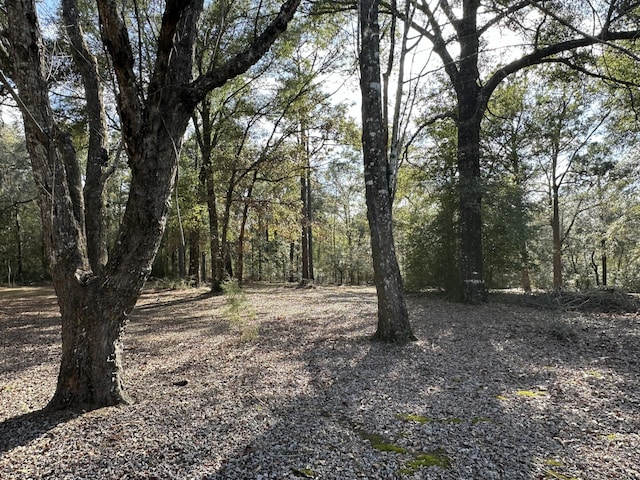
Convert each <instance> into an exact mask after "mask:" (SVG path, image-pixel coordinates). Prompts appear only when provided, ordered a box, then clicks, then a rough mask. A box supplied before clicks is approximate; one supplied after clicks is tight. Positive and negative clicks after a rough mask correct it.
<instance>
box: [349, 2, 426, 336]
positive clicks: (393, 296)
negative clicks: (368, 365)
mask: <svg viewBox="0 0 640 480" xmlns="http://www.w3.org/2000/svg"><path fill="white" fill-rule="evenodd" d="M360 28H361V37H362V47H361V51H360V88H361V91H362V127H363V128H362V147H363V153H364V177H365V185H366V191H365V195H366V201H367V218H368V220H369V229H370V231H371V253H372V255H373V271H374V281H375V285H376V290H377V293H378V327H377V330H376V332H375V334H374V338H375V339H377V340H382V341H387V342H406V341H409V340H415V336H414V335H413V331H412V330H411V325H410V324H409V316H408V313H407V306H406V304H405V299H404V292H403V290H402V277H401V275H400V268H399V266H398V261H397V258H396V253H395V245H394V240H393V228H392V218H391V213H392V212H391V192H390V189H389V183H388V168H389V166H388V162H387V145H386V143H385V135H384V132H385V129H384V126H383V124H382V92H381V84H380V44H379V41H380V40H379V32H380V27H379V24H378V0H361V1H360Z"/></svg>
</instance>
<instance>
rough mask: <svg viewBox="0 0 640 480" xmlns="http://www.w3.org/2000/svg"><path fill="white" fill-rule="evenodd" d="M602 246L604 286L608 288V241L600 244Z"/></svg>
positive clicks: (602, 241)
mask: <svg viewBox="0 0 640 480" xmlns="http://www.w3.org/2000/svg"><path fill="white" fill-rule="evenodd" d="M600 245H601V246H602V286H603V287H606V286H607V281H608V279H607V250H606V248H607V241H606V240H605V239H602V240H601V242H600Z"/></svg>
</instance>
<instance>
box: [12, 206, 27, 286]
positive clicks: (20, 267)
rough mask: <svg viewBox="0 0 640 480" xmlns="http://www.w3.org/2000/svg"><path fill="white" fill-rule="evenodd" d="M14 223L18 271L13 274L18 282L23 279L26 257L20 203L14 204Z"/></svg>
mask: <svg viewBox="0 0 640 480" xmlns="http://www.w3.org/2000/svg"><path fill="white" fill-rule="evenodd" d="M12 210H13V225H14V227H15V232H14V239H15V242H16V273H15V274H14V275H13V278H14V281H15V280H18V282H22V281H23V277H22V276H23V273H24V265H23V264H24V259H23V253H22V242H23V238H22V223H21V222H20V207H19V205H17V204H16V205H14V206H13V209H12ZM9 281H11V279H9Z"/></svg>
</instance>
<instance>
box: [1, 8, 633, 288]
mask: <svg viewBox="0 0 640 480" xmlns="http://www.w3.org/2000/svg"><path fill="white" fill-rule="evenodd" d="M564 3H565V4H567V3H571V2H564ZM577 3H578V4H582V3H583V2H577ZM339 6H340V5H339V4H336V3H335V2H332V3H327V4H322V5H321V4H316V5H314V7H310V8H309V10H308V11H305V12H303V13H302V14H301V15H300V16H299V17H298V18H297V20H296V21H295V24H294V25H293V27H290V28H289V30H288V32H287V33H286V34H285V37H284V39H282V41H281V42H279V43H278V44H277V45H276V46H275V47H274V49H273V50H272V51H271V52H270V53H269V54H268V55H267V57H266V58H264V59H263V60H262V61H260V62H259V63H258V64H257V65H256V66H255V67H253V68H251V69H250V70H249V71H248V72H247V73H245V74H244V75H241V76H239V77H237V78H235V79H234V80H232V81H230V82H229V83H227V84H226V85H225V86H224V87H223V88H221V89H218V90H217V91H215V92H214V93H213V94H212V95H210V96H209V97H208V98H207V100H206V101H205V102H203V103H202V104H201V105H199V106H198V108H197V109H196V113H195V114H194V115H193V118H192V122H191V124H190V127H189V128H188V131H187V135H186V137H185V139H184V145H183V147H182V149H181V151H180V167H179V181H178V182H177V187H176V189H175V192H174V196H173V201H172V203H173V205H172V209H171V216H170V219H169V223H168V227H167V232H166V234H165V236H164V238H163V240H162V245H161V247H160V251H159V253H158V255H157V257H156V260H155V263H154V267H153V272H152V276H153V277H156V278H162V279H164V281H166V282H167V283H168V284H171V283H175V282H178V283H180V282H184V283H190V284H200V283H202V282H205V281H212V280H213V281H214V282H216V281H218V282H220V281H222V280H224V279H226V278H233V279H235V280H236V281H237V282H238V283H239V284H242V283H243V282H246V281H269V282H300V281H315V282H317V283H337V284H342V283H351V284H362V283H367V282H372V277H373V271H372V265H371V251H370V242H369V231H368V227H367V223H366V222H367V220H366V206H365V202H364V188H363V186H364V184H363V180H362V177H363V173H362V161H361V153H360V152H361V148H362V147H361V144H360V133H359V130H360V119H358V118H357V117H358V114H357V109H358V106H359V103H358V102H356V101H354V97H357V90H358V85H357V83H358V72H357V58H358V41H359V40H358V35H357V25H356V19H355V18H354V15H353V14H351V13H349V12H348V9H347V13H344V12H337V11H336V10H341V8H338V7H339ZM346 7H347V5H345V8H346ZM40 8H41V9H42V10H43V12H44V13H45V18H46V19H47V25H46V28H45V32H46V37H45V39H46V45H47V48H48V49H49V53H50V65H49V72H50V78H49V81H50V83H51V85H52V94H51V95H52V102H53V104H54V106H55V109H56V112H57V113H56V115H57V118H58V119H59V121H61V122H62V123H64V124H65V125H66V127H67V128H68V130H69V131H70V132H72V134H73V137H74V141H75V144H76V146H77V148H78V149H80V150H82V149H86V148H87V143H88V133H87V119H86V115H85V113H84V112H83V108H82V106H81V104H80V103H79V102H78V98H79V97H82V93H81V92H82V87H81V85H80V78H79V76H78V75H77V74H76V73H74V71H73V70H72V69H71V67H70V56H71V54H70V52H69V48H70V47H69V44H68V42H67V41H66V39H65V36H66V34H65V32H64V31H63V30H61V29H60V28H59V22H58V21H57V15H58V12H57V10H56V9H55V8H54V7H53V5H52V4H44V5H42V6H41V7H40ZM144 8H145V9H147V10H148V11H149V12H155V11H156V10H157V8H158V6H157V5H155V4H154V3H153V2H151V3H150V4H149V5H145V7H144ZM393 8H396V7H395V6H394V7H393ZM326 10H331V11H332V13H331V14H330V15H329V14H328V13H327V12H326ZM383 10H384V8H383ZM320 13H323V14H322V15H321V14H320ZM418 13H420V12H419V10H416V9H415V8H414V7H411V15H415V16H416V18H417V15H418ZM422 13H423V14H424V12H422ZM87 14H89V13H87ZM588 14H589V9H588V8H586V7H585V8H584V9H580V8H579V9H571V7H570V5H568V4H567V5H566V7H565V8H564V9H562V8H559V9H558V10H557V11H555V14H554V15H557V16H563V15H566V16H567V18H569V17H573V19H572V20H573V24H574V25H578V24H579V25H582V26H583V27H585V25H587V24H588V18H587V17H588ZM212 15H213V14H212ZM581 15H584V17H583V16H581ZM563 18H564V17H563ZM553 19H554V18H553V17H552V16H551V14H550V13H549V14H548V15H547V14H545V13H544V10H541V11H537V12H534V13H533V14H532V13H529V14H528V15H527V16H523V17H522V18H520V19H518V21H517V22H516V21H515V20H512V21H510V22H507V23H508V24H507V25H506V26H502V27H501V29H500V30H498V31H497V32H496V33H493V34H491V35H490V36H489V37H488V40H487V41H486V44H483V45H482V48H481V52H480V54H481V56H482V61H481V63H480V65H481V68H482V69H486V70H487V71H492V70H495V69H496V68H499V67H500V66H501V65H502V64H505V63H507V62H508V61H509V60H511V59H512V58H514V51H515V55H516V56H517V54H518V52H524V51H525V50H526V48H527V47H528V45H530V44H531V42H532V41H533V40H532V38H531V36H532V35H534V34H535V35H538V36H540V35H547V36H549V37H552V36H553V35H556V36H558V38H562V35H566V32H554V31H546V30H545V28H546V26H548V25H551V24H552V23H553V22H552V20H553ZM203 21H205V22H207V21H209V22H215V19H214V18H213V17H212V18H208V19H204V20H203ZM381 21H382V26H381V30H382V47H383V57H385V59H383V62H382V63H383V70H384V69H386V71H384V72H383V77H384V80H385V84H384V93H385V99H386V101H387V105H388V106H387V109H388V111H386V112H385V115H386V117H387V122H388V125H389V130H390V133H388V134H389V135H393V137H394V138H393V139H392V140H393V141H392V142H390V145H391V150H392V151H391V152H390V154H391V158H392V160H393V159H395V161H396V162H397V164H398V165H399V168H398V170H397V178H396V179H395V182H396V187H395V192H394V228H395V235H396V242H397V248H398V257H399V261H400V265H401V269H402V272H403V274H404V277H405V282H406V286H407V287H408V288H410V289H423V288H429V287H437V288H441V289H444V290H447V291H455V289H456V287H457V285H458V284H459V281H460V279H459V270H458V268H457V264H458V257H457V256H458V248H457V245H458V243H457V242H458V239H457V228H458V225H457V222H458V210H459V198H458V195H457V188H458V179H459V177H458V172H457V166H456V142H457V140H456V118H455V111H456V108H455V99H454V98H453V94H452V89H451V86H450V84H449V83H448V81H447V78H446V75H445V72H444V68H443V66H442V63H441V62H438V61H437V60H436V59H435V58H433V57H435V56H434V55H433V51H432V47H431V46H430V45H429V42H428V41H427V39H426V38H425V36H424V35H423V34H421V32H419V31H417V30H415V29H414V28H412V27H411V22H408V21H407V22H404V23H403V22H400V21H399V20H397V19H395V18H392V17H391V16H389V15H383V16H382V20H381ZM142 27H143V28H145V29H147V28H148V29H152V28H153V18H152V17H148V18H147V19H146V21H145V22H143V25H142ZM594 27H595V26H592V28H594ZM227 28H234V27H233V26H232V25H228V26H227ZM449 28H450V27H449ZM585 28H586V27H585ZM94 35H96V36H97V35H98V33H97V32H96V31H93V32H92V31H91V30H89V31H88V32H87V36H88V38H89V40H91V38H92V36H94ZM212 35H213V34H212ZM141 39H142V40H144V35H142V37H141ZM204 41H215V38H210V39H208V40H203V42H204ZM139 48H140V55H141V57H142V59H143V61H144V57H145V49H147V48H149V45H145V43H144V42H141V44H140V45H139ZM200 54H201V55H202V56H205V53H204V49H203V51H202V52H200ZM198 62H200V64H201V65H202V63H203V62H206V57H203V58H197V59H196V65H198ZM385 62H386V65H385ZM636 69H637V64H636V62H635V60H634V59H633V58H632V57H629V56H628V55H625V53H624V52H621V51H620V50H616V49H613V48H607V47H606V46H603V45H597V46H594V47H591V49H590V50H587V51H580V52H573V53H571V54H570V55H566V56H564V57H563V58H562V59H560V60H557V61H554V62H550V63H547V64H544V65H542V66H538V67H537V68H535V69H533V68H532V69H527V70H523V71H522V72H519V73H518V74H516V75H512V76H510V77H508V78H507V79H506V80H505V81H503V82H502V84H501V85H500V86H499V87H498V88H497V90H496V91H495V93H494V94H493V96H492V98H491V100H490V101H489V105H488V109H487V112H486V114H485V115H484V117H483V119H482V142H481V152H482V157H481V159H482V160H481V178H482V181H481V188H482V195H483V202H482V219H483V227H484V228H483V230H482V234H483V238H482V240H483V257H484V267H485V280H486V282H487V286H488V287H490V288H515V287H519V288H523V289H525V290H526V291H530V289H531V288H538V289H549V288H553V287H555V288H560V287H562V288H569V289H588V288H592V287H596V286H601V285H610V286H616V287H621V288H625V289H630V290H638V289H639V288H640V268H639V265H638V263H639V262H640V242H639V241H638V235H640V229H639V228H638V226H639V222H640V199H639V197H638V178H639V168H638V159H637V155H638V154H637V152H638V149H637V141H638V126H637V122H636V114H635V110H634V108H635V102H636V100H637V94H638V93H637V88H636V87H635V85H634V84H633V82H634V79H635V78H637V75H636ZM585 72H588V73H589V74H585ZM141 74H142V72H141ZM102 80H103V87H104V88H105V92H106V96H107V98H113V97H115V92H114V91H113V89H114V85H113V83H112V82H111V81H110V80H109V78H108V77H105V78H103V79H102ZM3 93H4V95H3V112H5V114H4V115H3V117H2V118H3V120H2V125H1V130H2V131H1V137H0V179H1V182H0V265H2V270H3V275H2V276H1V277H0V279H1V280H0V281H1V282H2V284H24V283H30V282H39V281H41V280H45V279H46V278H47V277H48V275H49V274H48V271H49V267H48V259H47V255H46V254H45V249H44V244H43V240H42V230H41V226H40V220H39V216H38V207H37V202H36V200H35V199H36V187H35V184H34V180H33V175H32V172H31V167H30V163H29V159H28V155H27V153H26V149H25V144H24V135H23V131H22V128H21V127H20V126H19V124H18V123H17V122H15V121H12V120H11V119H10V117H9V116H8V115H7V114H6V112H8V111H9V110H10V109H11V108H12V102H13V99H12V98H11V97H10V96H9V95H8V91H7V89H4V90H3ZM107 106H108V110H109V111H108V115H109V117H108V120H109V131H110V136H111V138H110V147H109V160H108V162H109V171H108V176H109V179H108V181H107V182H106V196H107V206H108V208H107V215H106V231H107V232H108V233H107V236H108V238H109V241H108V243H107V244H108V245H111V244H113V242H114V240H115V236H116V231H117V225H119V222H120V219H121V217H122V214H123V211H124V206H125V203H126V199H127V195H128V187H129V176H128V175H129V173H128V170H127V169H126V168H125V164H126V160H125V159H124V158H123V157H124V155H123V148H122V143H121V141H120V140H119V133H118V132H119V129H120V126H119V124H118V120H117V115H116V112H115V107H114V105H113V102H111V106H110V107H109V102H107ZM212 249H213V250H212ZM212 251H214V254H213V256H212V253H211V252H212ZM554 252H555V253H556V254H557V255H559V256H560V257H561V260H560V263H559V264H560V267H559V268H560V276H559V277H558V272H557V271H556V273H555V275H556V276H555V277H554ZM212 258H213V259H214V261H213V262H212V260H211V259H212ZM216 258H218V259H219V262H218V265H216V262H215V259H216ZM556 261H558V259H557V258H556ZM557 268H558V267H557V266H556V269H557Z"/></svg>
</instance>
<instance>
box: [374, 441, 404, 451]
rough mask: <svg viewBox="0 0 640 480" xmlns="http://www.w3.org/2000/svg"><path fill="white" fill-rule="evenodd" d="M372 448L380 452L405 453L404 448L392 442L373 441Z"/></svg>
mask: <svg viewBox="0 0 640 480" xmlns="http://www.w3.org/2000/svg"><path fill="white" fill-rule="evenodd" d="M373 448H375V449H376V450H380V451H381V452H394V453H407V449H406V448H402V447H399V446H397V445H394V444H392V443H375V444H373Z"/></svg>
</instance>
